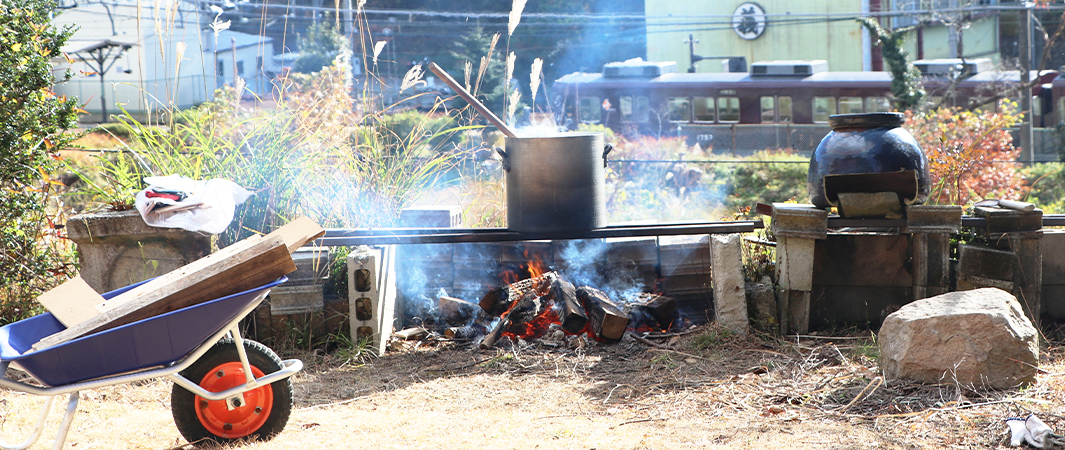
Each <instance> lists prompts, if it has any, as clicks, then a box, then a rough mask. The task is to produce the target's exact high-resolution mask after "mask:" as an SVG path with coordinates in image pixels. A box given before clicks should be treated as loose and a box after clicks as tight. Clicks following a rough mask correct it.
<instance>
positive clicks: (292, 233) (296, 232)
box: [264, 216, 325, 253]
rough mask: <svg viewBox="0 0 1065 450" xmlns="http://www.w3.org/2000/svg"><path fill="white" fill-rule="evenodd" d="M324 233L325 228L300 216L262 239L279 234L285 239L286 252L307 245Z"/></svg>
mask: <svg viewBox="0 0 1065 450" xmlns="http://www.w3.org/2000/svg"><path fill="white" fill-rule="evenodd" d="M324 235H325V228H322V227H321V226H320V225H318V224H317V223H315V222H314V221H313V220H311V219H310V218H309V217H306V216H301V217H298V218H296V220H293V221H291V222H289V223H287V224H285V225H284V226H282V227H281V228H278V229H276V230H274V231H273V232H272V233H270V234H268V235H266V237H265V238H264V239H269V238H273V237H275V236H280V237H281V238H282V239H284V240H285V245H286V246H287V247H288V252H289V253H292V252H294V251H296V249H298V248H300V247H303V246H304V245H307V243H308V242H311V241H313V240H315V239H318V238H320V237H322V236H324Z"/></svg>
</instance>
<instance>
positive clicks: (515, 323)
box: [480, 289, 546, 350]
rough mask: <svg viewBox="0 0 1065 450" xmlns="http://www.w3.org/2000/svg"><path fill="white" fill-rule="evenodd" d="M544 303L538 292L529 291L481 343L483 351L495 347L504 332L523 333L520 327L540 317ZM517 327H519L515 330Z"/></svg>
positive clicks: (504, 314)
mask: <svg viewBox="0 0 1065 450" xmlns="http://www.w3.org/2000/svg"><path fill="white" fill-rule="evenodd" d="M544 303H546V302H544V301H542V300H541V299H540V296H539V295H538V294H537V293H536V290H532V289H531V290H529V291H528V292H526V293H525V294H523V295H522V296H521V300H518V302H517V303H515V304H514V307H513V308H510V310H508V311H506V312H505V313H503V316H502V317H501V318H500V320H499V323H497V324H496V327H495V328H493V329H492V332H491V333H488V335H487V336H485V337H484V340H482V341H481V345H480V347H481V349H482V350H486V349H489V348H492V347H493V346H495V344H496V341H497V340H498V339H499V337H500V336H502V335H503V332H504V331H510V332H512V333H519V334H520V333H521V332H522V331H524V330H521V329H520V327H521V326H522V325H525V324H526V323H528V322H529V321H531V320H533V319H535V318H536V316H539V315H540V313H542V312H544ZM515 327H519V328H517V329H515Z"/></svg>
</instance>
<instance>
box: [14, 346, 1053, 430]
mask: <svg viewBox="0 0 1065 450" xmlns="http://www.w3.org/2000/svg"><path fill="white" fill-rule="evenodd" d="M856 334H857V336H832V337H817V336H811V337H801V338H796V337H792V338H790V339H786V340H782V339H778V338H774V337H771V336H766V335H756V334H755V335H749V336H734V335H730V334H729V333H726V332H723V331H721V330H719V329H717V328H716V327H715V326H714V325H705V326H701V327H697V328H693V329H691V330H688V331H687V332H685V333H683V334H673V335H664V336H650V337H649V338H648V339H647V340H646V341H639V340H636V339H635V338H633V337H631V336H626V338H625V339H623V340H622V341H621V342H620V343H617V344H611V345H603V344H598V343H594V342H593V343H589V344H588V345H586V346H584V347H577V346H576V345H565V344H560V345H555V344H553V345H545V344H543V343H538V344H529V343H520V342H519V343H517V344H511V343H509V342H505V343H501V344H500V346H499V347H500V348H496V349H493V350H490V351H481V350H477V349H476V347H474V346H472V345H470V344H458V343H454V342H437V341H428V342H418V343H404V344H403V345H402V346H401V347H402V348H400V349H399V350H398V351H395V352H390V353H388V354H386V355H384V356H383V357H374V356H368V355H356V356H355V357H354V358H353V357H352V353H351V352H346V351H341V352H334V353H330V354H323V353H306V352H304V353H299V354H282V355H281V356H282V357H283V358H293V357H295V358H300V359H302V360H303V361H304V362H305V364H306V367H305V369H304V370H303V372H301V373H300V374H298V375H297V376H296V377H295V378H294V386H295V393H294V397H295V405H294V407H293V411H292V415H291V418H290V420H289V422H288V426H287V427H286V428H285V431H284V432H282V433H281V434H280V435H278V436H277V437H276V438H274V439H273V440H271V441H268V442H256V443H244V444H240V445H235V446H232V448H241V449H256V450H258V449H262V450H266V449H300V450H313V449H334V448H367V449H371V448H372V449H403V450H409V449H430V448H470V447H479V446H484V445H491V446H492V447H493V448H505V449H512V448H522V449H530V448H552V449H555V448H560V449H659V448H661V449H666V448H668V449H683V448H700V449H703V448H709V449H713V448H729V449H733V448H741V449H742V448H759V449H760V448H802V449H830V448H831V449H864V448H877V449H880V448H886V449H909V448H981V449H983V448H1007V445H1008V433H1007V428H1006V425H1005V423H1004V422H1003V420H1004V419H1006V418H1008V417H1016V416H1020V417H1024V416H1026V415H1027V414H1029V413H1030V412H1034V413H1036V414H1038V415H1039V417H1041V418H1042V419H1043V420H1044V421H1046V423H1047V424H1048V425H1050V426H1051V427H1052V428H1053V429H1055V430H1056V432H1059V433H1065V348H1063V347H1058V346H1055V345H1053V344H1048V345H1044V349H1043V351H1042V353H1041V364H1040V374H1039V376H1038V382H1037V384H1035V385H1033V386H1030V387H1028V388H1025V389H1019V390H1010V391H987V390H979V389H976V390H973V389H965V388H963V387H959V386H957V385H955V384H954V383H950V382H946V381H945V382H944V383H943V384H941V385H933V386H930V385H920V384H914V383H907V382H889V383H883V382H882V380H881V379H880V378H879V377H878V376H877V367H876V361H875V359H874V358H875V356H876V346H875V343H874V342H873V340H872V338H871V335H870V334H869V332H868V331H866V332H864V333H856ZM863 334H864V336H863ZM170 389H171V383H170V382H168V381H165V380H154V381H149V382H145V383H141V384H139V385H132V384H127V385H121V386H114V387H111V388H105V389H98V390H94V391H89V392H83V393H82V397H83V400H82V402H81V406H80V408H79V411H78V413H77V416H76V418H75V419H74V423H73V426H72V427H71V431H70V435H69V437H68V440H67V447H66V448H71V449H78V450H84V449H90V448H95V449H179V448H181V449H183V448H192V447H191V446H189V445H188V443H187V442H185V440H184V439H183V438H182V437H181V436H180V434H179V433H178V431H177V429H176V428H175V426H174V423H173V419H172V418H171V413H170V401H169V398H170ZM56 403H57V405H56V406H54V407H53V411H52V415H51V420H50V421H49V422H48V424H47V428H46V430H45V434H44V436H43V437H42V439H41V440H40V441H39V442H38V443H37V444H36V445H35V446H33V447H32V448H34V449H43V448H51V445H52V443H51V439H52V438H53V437H54V433H55V430H56V428H57V427H58V422H59V416H60V415H61V410H62V406H63V405H59V403H63V404H64V405H65V402H60V401H57V402H56ZM41 404H42V400H41V399H40V398H39V397H33V396H29V395H25V394H20V393H14V392H11V391H0V414H2V415H3V433H2V435H3V438H4V440H5V441H8V442H9V443H10V442H14V441H21V440H23V439H25V437H26V436H27V435H28V433H29V431H30V427H31V426H32V422H34V421H35V420H36V416H37V410H38V407H39V405H41Z"/></svg>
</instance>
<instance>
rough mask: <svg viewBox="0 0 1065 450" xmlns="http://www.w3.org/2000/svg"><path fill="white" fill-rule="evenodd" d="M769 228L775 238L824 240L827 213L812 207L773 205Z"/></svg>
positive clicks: (826, 229)
mask: <svg viewBox="0 0 1065 450" xmlns="http://www.w3.org/2000/svg"><path fill="white" fill-rule="evenodd" d="M769 227H770V229H771V230H772V231H773V234H774V235H776V236H777V237H795V238H804V239H824V238H825V236H826V235H827V234H828V211H826V210H823V209H820V208H815V207H814V206H813V205H799V204H791V203H774V204H773V221H772V222H771V223H770V225H769Z"/></svg>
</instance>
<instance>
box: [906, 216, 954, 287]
mask: <svg viewBox="0 0 1065 450" xmlns="http://www.w3.org/2000/svg"><path fill="white" fill-rule="evenodd" d="M961 214H962V209H961V206H956V205H942V206H940V205H910V206H907V207H906V227H904V228H903V229H902V232H903V233H909V234H910V235H911V247H912V248H913V299H914V300H920V299H922V298H928V297H933V296H936V295H940V294H945V293H947V292H948V291H950V287H951V283H950V235H951V234H954V233H957V232H958V231H959V230H961Z"/></svg>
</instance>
